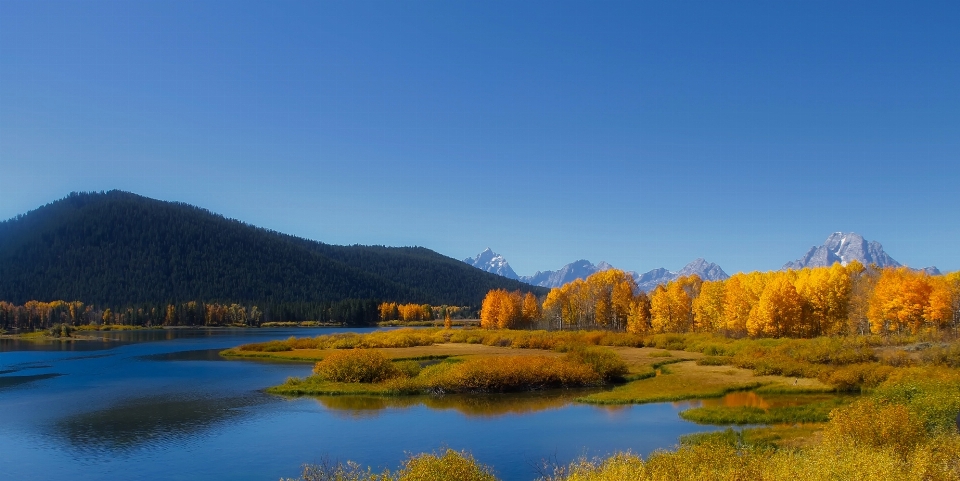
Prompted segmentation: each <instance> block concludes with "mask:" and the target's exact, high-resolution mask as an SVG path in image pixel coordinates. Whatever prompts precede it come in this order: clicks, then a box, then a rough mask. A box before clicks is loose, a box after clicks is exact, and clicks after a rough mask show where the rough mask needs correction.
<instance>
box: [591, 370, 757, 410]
mask: <svg viewBox="0 0 960 481" xmlns="http://www.w3.org/2000/svg"><path fill="white" fill-rule="evenodd" d="M659 371H660V374H659V375H656V376H652V377H647V378H645V379H641V380H638V381H632V382H629V383H627V384H625V385H623V386H618V387H615V388H613V389H611V390H609V391H604V392H601V393H596V394H591V395H589V396H584V397H581V398H578V399H577V401H579V402H584V403H591V404H642V403H651V402H667V401H681V400H685V399H697V398H711V397H720V396H723V395H724V394H727V393H729V392H733V391H743V390H748V389H755V388H758V387H760V386H762V385H763V384H765V382H763V381H760V380H757V379H755V378H754V377H753V376H752V374H751V373H750V372H749V371H747V370H735V371H734V374H732V375H731V374H727V373H725V371H726V369H725V367H723V366H721V367H715V366H698V365H696V364H695V363H694V362H692V361H684V362H679V363H673V364H670V368H669V369H668V368H667V367H666V365H662V366H659ZM767 382H770V381H767Z"/></svg>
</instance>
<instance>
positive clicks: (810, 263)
mask: <svg viewBox="0 0 960 481" xmlns="http://www.w3.org/2000/svg"><path fill="white" fill-rule="evenodd" d="M854 260H856V261H859V262H860V263H862V264H863V265H870V264H876V265H877V266H879V267H900V263H899V262H897V261H895V260H893V258H892V257H890V256H889V255H887V253H886V252H884V250H883V246H882V245H880V243H879V242H876V241H871V242H867V240H866V239H864V238H863V236H861V235H860V234H857V233H855V232H847V233H844V232H834V233H833V234H830V237H827V240H826V241H824V243H823V245H820V246H814V247H811V248H810V250H809V251H807V253H806V255H804V256H803V257H801V258H799V259H797V260H795V261H793V262H788V263H786V264H785V265H784V266H783V268H784V269H803V268H804V267H830V266H832V265H833V264H834V263H837V262H839V263H840V264H842V265H847V264H848V263H849V262H852V261H854Z"/></svg>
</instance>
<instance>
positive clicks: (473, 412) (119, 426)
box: [0, 328, 715, 481]
mask: <svg viewBox="0 0 960 481" xmlns="http://www.w3.org/2000/svg"><path fill="white" fill-rule="evenodd" d="M346 330H347V329H329V328H327V329H169V330H149V331H123V332H120V331H114V332H106V333H95V334H93V335H97V336H103V337H104V340H103V341H73V342H63V343H61V342H53V343H34V342H26V341H13V340H8V339H3V340H0V479H11V480H12V479H72V480H102V479H124V480H130V479H135V480H185V481H186V480H213V479H231V480H276V479H278V478H281V477H296V476H297V475H298V474H299V471H300V466H301V465H302V464H303V463H315V462H320V461H322V460H324V459H328V460H333V461H346V460H348V459H349V460H353V461H356V462H358V463H360V464H362V465H365V466H367V465H368V466H373V467H374V468H390V469H395V468H396V467H398V466H399V465H400V463H401V462H402V460H403V459H404V458H405V457H406V456H407V455H408V454H410V453H420V452H425V451H433V450H437V449H439V448H443V447H450V448H454V449H458V450H460V449H466V450H469V451H470V452H471V453H473V455H474V456H475V457H476V458H477V459H478V460H479V461H481V462H483V463H485V464H488V465H491V466H492V467H493V468H494V469H495V471H496V474H497V475H498V476H499V477H500V478H501V479H504V480H506V481H513V480H517V481H519V480H532V479H535V478H536V477H537V470H536V466H537V465H539V464H541V463H542V462H543V461H544V460H553V461H556V462H560V463H567V462H569V461H571V460H573V459H575V458H577V457H579V456H582V455H585V456H590V457H592V456H601V455H606V454H610V453H612V452H616V451H621V450H631V451H633V452H635V453H641V454H648V453H650V452H652V451H654V450H656V449H661V448H671V447H673V446H675V445H676V444H677V442H678V438H679V436H681V435H683V434H687V433H692V432H698V431H705V430H711V429H715V428H711V427H708V426H699V425H696V424H693V423H690V422H687V421H684V420H682V419H680V417H679V416H678V415H677V413H678V412H679V411H680V410H681V409H683V408H685V407H687V405H680V404H671V403H657V404H647V405H640V406H620V407H601V406H591V405H581V404H575V403H572V402H571V399H572V398H573V397H574V396H575V395H576V394H577V393H575V392H564V391H557V392H550V393H528V394H519V395H516V394H515V395H488V396H459V397H458V396H446V397H442V398H431V397H422V398H395V399H381V398H345V397H340V398H336V397H332V398H331V397H327V398H309V397H307V398H297V399H287V398H283V397H278V396H273V395H269V394H265V393H263V392H262V390H263V389H264V388H266V387H268V386H271V385H275V384H279V383H281V382H283V380H284V379H286V378H287V377H288V376H305V375H307V374H309V373H310V369H311V366H310V365H308V364H288V363H273V362H257V361H226V360H223V359H221V358H220V357H219V356H217V354H216V353H217V351H219V350H221V349H225V348H228V347H233V346H236V345H238V344H243V343H248V342H261V341H266V340H270V339H283V338H287V337H289V336H291V335H296V336H308V335H309V336H315V335H319V334H330V333H334V332H342V331H346ZM351 330H352V331H355V332H363V331H366V330H365V329H351Z"/></svg>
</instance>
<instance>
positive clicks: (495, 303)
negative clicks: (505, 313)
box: [480, 289, 504, 329]
mask: <svg viewBox="0 0 960 481" xmlns="http://www.w3.org/2000/svg"><path fill="white" fill-rule="evenodd" d="M503 293H504V291H503V290H502V289H494V290H491V291H489V292H487V295H486V296H485V297H484V298H483V303H482V304H481V307H480V327H482V328H484V329H496V328H497V327H498V326H497V319H499V318H500V309H501V303H502V301H503V296H502V294H503Z"/></svg>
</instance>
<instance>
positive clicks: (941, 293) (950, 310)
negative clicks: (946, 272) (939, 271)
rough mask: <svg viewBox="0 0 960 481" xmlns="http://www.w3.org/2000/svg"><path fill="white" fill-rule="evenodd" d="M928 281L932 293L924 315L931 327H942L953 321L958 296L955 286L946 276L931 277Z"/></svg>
mask: <svg viewBox="0 0 960 481" xmlns="http://www.w3.org/2000/svg"><path fill="white" fill-rule="evenodd" d="M928 283H929V285H930V294H929V297H928V302H927V306H926V307H925V308H924V312H923V316H924V318H925V319H926V320H927V323H928V324H929V325H930V327H934V328H937V329H942V328H944V327H947V326H949V325H950V324H952V323H953V316H954V312H955V308H954V303H955V302H956V297H957V293H956V291H955V286H954V285H953V283H952V282H951V279H950V278H948V277H946V276H936V277H931V278H929V280H928Z"/></svg>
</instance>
